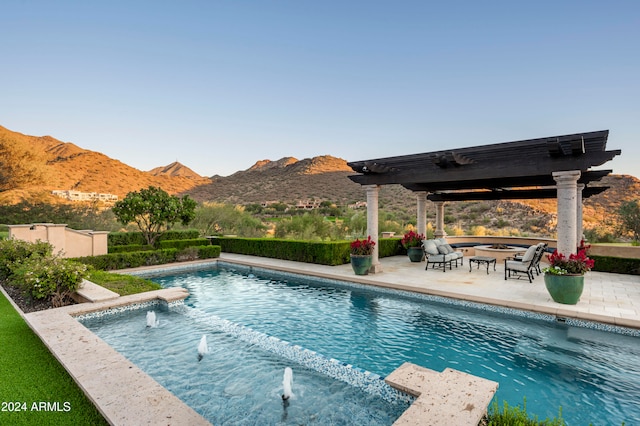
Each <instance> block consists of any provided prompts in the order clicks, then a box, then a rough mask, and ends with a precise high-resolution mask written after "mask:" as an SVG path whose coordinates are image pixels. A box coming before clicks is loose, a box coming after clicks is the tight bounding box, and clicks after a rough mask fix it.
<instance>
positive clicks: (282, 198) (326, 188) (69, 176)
mask: <svg viewBox="0 0 640 426" xmlns="http://www.w3.org/2000/svg"><path fill="white" fill-rule="evenodd" d="M3 141H10V142H11V143H14V144H18V145H19V144H23V145H24V146H25V147H35V148H36V149H37V150H39V151H41V152H44V157H43V159H42V160H39V161H43V162H45V164H44V166H45V168H46V174H47V178H46V182H44V183H42V184H40V185H37V186H32V187H22V188H19V189H14V190H11V191H5V192H0V201H2V202H16V200H18V201H19V199H21V198H22V199H24V198H27V199H31V200H39V201H47V200H53V198H52V197H51V196H50V195H49V194H50V192H51V190H53V189H73V190H79V191H84V192H106V193H112V194H116V195H118V196H119V197H124V196H125V195H126V194H127V193H128V192H130V191H134V190H138V189H140V188H144V187H147V186H149V185H154V186H159V187H161V188H163V189H164V190H165V191H167V192H169V193H172V194H179V195H182V194H189V195H190V196H192V197H193V198H194V199H196V200H197V201H213V202H225V203H234V204H250V203H262V202H270V201H279V202H285V203H290V204H296V203H297V202H298V201H306V200H312V199H315V200H319V201H325V200H326V201H331V202H335V203H337V204H343V205H344V204H351V203H355V202H357V201H365V200H366V196H365V191H364V190H363V189H362V187H360V185H358V184H355V183H353V182H352V181H351V180H349V179H348V178H347V176H349V175H351V174H353V171H352V170H351V168H350V167H348V166H347V163H346V161H345V160H344V159H341V158H336V157H332V156H330V155H323V156H319V157H314V158H305V159H302V160H298V159H296V158H293V157H285V158H282V159H280V160H277V161H271V160H261V161H257V162H256V163H255V164H254V165H253V166H252V167H250V168H248V169H247V170H243V171H238V172H236V173H234V174H233V175H231V176H226V177H222V176H213V177H211V178H205V177H201V176H199V175H198V174H197V173H195V172H193V171H192V170H191V169H189V168H188V167H186V166H184V165H182V164H180V163H178V162H175V163H172V164H169V165H167V166H164V167H158V168H155V169H153V170H151V171H149V172H144V171H140V170H138V169H135V168H133V167H130V166H128V165H126V164H124V163H122V162H120V161H118V160H115V159H112V158H109V157H107V156H106V155H104V154H101V153H99V152H94V151H89V150H85V149H82V148H80V147H78V146H77V145H74V144H72V143H68V142H61V141H59V140H57V139H54V138H52V137H50V136H44V137H34V136H27V135H23V134H20V133H17V132H11V131H10V130H8V129H5V128H3V127H1V126H0V144H1V143H3ZM598 185H602V186H610V187H611V189H609V190H607V191H605V192H603V193H602V194H598V195H596V196H593V197H591V198H588V199H585V202H584V211H583V216H584V220H585V227H587V228H590V227H598V226H608V225H607V223H609V222H610V219H611V216H612V214H614V213H615V211H616V210H617V207H618V206H619V205H620V203H621V202H622V201H625V200H633V199H640V180H638V179H637V178H635V177H633V176H627V175H611V176H607V177H605V178H604V179H602V181H601V182H599V183H598ZM380 207H381V208H383V209H385V210H387V211H393V212H402V213H404V214H405V215H407V216H409V217H410V216H411V215H415V209H416V201H415V196H414V195H413V194H412V193H411V192H410V191H408V190H406V189H404V188H402V187H401V186H398V185H388V186H383V187H382V189H381V191H380ZM429 209H430V210H429V211H428V213H429V214H430V213H431V210H433V211H435V207H433V208H431V207H429ZM447 212H448V213H447ZM555 212H556V201H555V200H554V199H550V200H522V201H486V202H460V203H448V204H447V207H446V214H448V215H449V216H450V218H453V224H454V225H455V224H457V223H459V224H460V225H461V226H464V225H465V224H468V223H471V222H473V221H475V222H476V223H486V224H487V226H493V225H494V224H495V223H497V222H500V221H501V220H502V221H503V222H504V221H506V222H509V223H513V224H517V223H519V222H522V221H525V220H526V221H532V223H534V222H535V225H534V228H545V227H548V228H552V227H554V226H555V223H554V220H555ZM505 217H506V219H505Z"/></svg>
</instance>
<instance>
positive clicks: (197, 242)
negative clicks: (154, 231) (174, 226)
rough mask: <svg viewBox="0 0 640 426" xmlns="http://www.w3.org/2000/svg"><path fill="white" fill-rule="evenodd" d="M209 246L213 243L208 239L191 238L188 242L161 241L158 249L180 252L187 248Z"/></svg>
mask: <svg viewBox="0 0 640 426" xmlns="http://www.w3.org/2000/svg"><path fill="white" fill-rule="evenodd" d="M209 244H211V243H210V242H209V240H208V239H206V238H190V239H186V240H166V241H160V243H159V244H158V248H160V249H168V248H176V249H178V250H182V249H185V248H187V247H193V246H208V245H209Z"/></svg>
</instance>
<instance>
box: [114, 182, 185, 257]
mask: <svg viewBox="0 0 640 426" xmlns="http://www.w3.org/2000/svg"><path fill="white" fill-rule="evenodd" d="M195 209H196V202H195V201H194V200H192V199H191V198H189V196H188V195H185V196H183V197H182V198H178V197H176V196H175V195H169V194H168V193H166V192H165V191H163V190H162V189H160V188H156V187H155V186H150V187H149V188H146V189H141V190H140V191H135V192H130V193H128V194H127V196H126V197H125V198H124V199H122V200H120V201H117V202H116V203H115V204H114V206H113V209H112V210H113V214H115V216H116V218H118V221H119V222H120V223H122V224H123V225H128V224H129V223H132V222H135V223H136V225H138V228H140V231H142V235H144V238H145V239H146V241H147V244H149V245H153V244H154V243H155V242H156V240H157V239H158V237H159V236H160V235H162V233H163V232H164V231H166V230H168V229H171V227H172V226H173V225H174V224H175V223H177V222H180V223H182V224H183V225H185V226H186V225H188V224H189V222H191V221H192V220H193V218H194V217H195Z"/></svg>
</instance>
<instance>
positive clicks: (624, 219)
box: [618, 200, 640, 241]
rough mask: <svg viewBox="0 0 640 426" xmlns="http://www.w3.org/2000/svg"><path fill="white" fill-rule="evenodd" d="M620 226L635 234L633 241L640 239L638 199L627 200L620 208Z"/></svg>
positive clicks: (623, 229)
mask: <svg viewBox="0 0 640 426" xmlns="http://www.w3.org/2000/svg"><path fill="white" fill-rule="evenodd" d="M618 217H619V218H620V228H621V230H622V231H623V232H630V233H631V234H633V241H638V240H640V203H639V202H638V200H633V201H626V202H624V203H622V204H621V205H620V207H619V208H618Z"/></svg>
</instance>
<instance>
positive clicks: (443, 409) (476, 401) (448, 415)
mask: <svg viewBox="0 0 640 426" xmlns="http://www.w3.org/2000/svg"><path fill="white" fill-rule="evenodd" d="M385 382H387V384H389V386H391V387H393V388H396V389H398V390H401V391H403V392H406V393H408V394H411V395H414V396H416V397H417V398H416V400H415V402H414V403H413V404H411V406H410V407H409V408H408V409H407V411H405V412H404V414H403V415H402V416H400V418H399V419H398V420H397V421H396V422H395V423H394V425H398V426H399V425H434V426H435V425H442V426H450V425H457V426H463V425H473V426H477V425H478V423H480V420H481V419H482V416H483V415H484V414H485V413H486V412H487V406H488V405H489V403H490V402H491V399H492V398H493V395H494V394H495V393H496V390H498V383H497V382H493V381H491V380H487V379H483V378H481V377H476V376H472V375H470V374H467V373H463V372H461V371H458V370H453V369H451V368H447V369H445V370H444V371H443V372H441V373H439V372H437V371H433V370H429V369H428V368H424V367H420V366H418V365H415V364H411V363H408V362H406V363H404V364H402V365H401V366H400V367H399V368H397V369H396V370H394V371H393V372H392V373H391V374H390V375H389V376H387V378H386V379H385Z"/></svg>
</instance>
